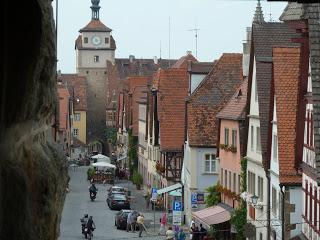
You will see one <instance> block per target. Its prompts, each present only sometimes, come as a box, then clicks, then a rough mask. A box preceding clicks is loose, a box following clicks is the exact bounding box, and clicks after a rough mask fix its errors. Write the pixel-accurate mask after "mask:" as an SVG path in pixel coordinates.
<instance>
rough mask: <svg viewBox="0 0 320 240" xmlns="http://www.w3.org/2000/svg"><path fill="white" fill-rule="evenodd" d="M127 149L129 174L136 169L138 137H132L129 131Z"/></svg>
mask: <svg viewBox="0 0 320 240" xmlns="http://www.w3.org/2000/svg"><path fill="white" fill-rule="evenodd" d="M128 147H129V149H128V158H129V169H130V173H131V175H132V173H133V172H134V170H135V169H137V168H138V154H137V150H138V137H136V136H132V131H131V130H130V131H129V146H128Z"/></svg>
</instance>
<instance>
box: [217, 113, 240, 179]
mask: <svg viewBox="0 0 320 240" xmlns="http://www.w3.org/2000/svg"><path fill="white" fill-rule="evenodd" d="M225 128H228V129H229V145H231V143H232V130H236V131H237V152H236V153H233V152H230V151H225V150H223V149H220V151H219V158H220V167H221V168H224V169H228V170H230V171H232V172H236V173H238V174H239V173H240V172H241V165H240V139H239V136H240V132H239V123H238V121H233V120H225V119H221V125H220V143H221V144H224V142H225V134H224V129H225Z"/></svg>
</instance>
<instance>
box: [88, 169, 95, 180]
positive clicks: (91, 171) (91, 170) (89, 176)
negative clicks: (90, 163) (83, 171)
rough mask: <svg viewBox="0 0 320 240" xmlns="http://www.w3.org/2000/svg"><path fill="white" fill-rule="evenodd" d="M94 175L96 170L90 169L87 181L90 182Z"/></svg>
mask: <svg viewBox="0 0 320 240" xmlns="http://www.w3.org/2000/svg"><path fill="white" fill-rule="evenodd" d="M93 175H94V169H93V167H90V168H88V170H87V179H88V180H90V179H91V178H92V177H93Z"/></svg>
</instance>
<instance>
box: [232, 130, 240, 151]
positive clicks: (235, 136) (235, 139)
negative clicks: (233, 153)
mask: <svg viewBox="0 0 320 240" xmlns="http://www.w3.org/2000/svg"><path fill="white" fill-rule="evenodd" d="M237 138H238V131H237V129H232V130H231V145H232V146H233V147H237V142H238V141H237V140H238V139H237Z"/></svg>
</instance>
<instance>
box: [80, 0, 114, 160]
mask: <svg viewBox="0 0 320 240" xmlns="http://www.w3.org/2000/svg"><path fill="white" fill-rule="evenodd" d="M99 2H100V0H91V3H92V6H91V10H92V19H91V21H90V22H89V23H88V25H87V26H85V27H84V28H82V29H80V31H79V32H80V35H79V36H78V38H77V40H76V42H75V49H76V57H77V73H78V75H81V76H85V77H86V93H87V94H86V95H87V121H86V129H87V143H88V144H89V147H91V151H94V150H95V151H99V152H102V153H104V154H106V151H105V147H104V146H106V143H105V136H104V132H105V130H106V106H107V102H106V99H107V98H106V96H107V92H108V85H109V84H108V79H107V61H110V62H112V63H114V62H115V59H114V54H115V50H116V43H115V41H114V39H113V37H112V35H111V31H112V30H111V29H110V28H108V27H107V26H106V25H104V24H103V23H102V22H101V21H100V20H99V10H100V6H99ZM97 143H99V144H98V145H99V146H97ZM89 151H90V149H89Z"/></svg>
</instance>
